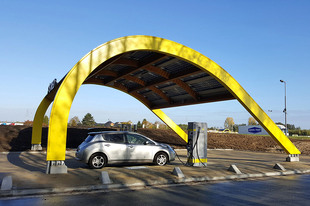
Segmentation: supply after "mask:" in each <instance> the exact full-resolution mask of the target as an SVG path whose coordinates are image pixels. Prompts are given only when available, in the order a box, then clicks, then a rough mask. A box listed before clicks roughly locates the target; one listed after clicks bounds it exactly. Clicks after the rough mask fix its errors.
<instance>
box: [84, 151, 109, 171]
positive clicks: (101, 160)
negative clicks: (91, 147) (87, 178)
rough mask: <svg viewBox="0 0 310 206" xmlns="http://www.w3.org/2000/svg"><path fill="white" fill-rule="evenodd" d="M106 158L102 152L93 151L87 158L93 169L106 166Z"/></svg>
mask: <svg viewBox="0 0 310 206" xmlns="http://www.w3.org/2000/svg"><path fill="white" fill-rule="evenodd" d="M107 163H108V159H107V157H106V156H105V155H104V154H101V153H95V154H93V155H92V156H91V157H90V158H89V162H88V164H89V166H90V167H91V168H93V169H101V168H103V167H104V166H106V165H107Z"/></svg>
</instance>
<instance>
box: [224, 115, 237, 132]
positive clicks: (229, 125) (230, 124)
mask: <svg viewBox="0 0 310 206" xmlns="http://www.w3.org/2000/svg"><path fill="white" fill-rule="evenodd" d="M234 124H235V122H234V119H233V118H232V117H227V118H226V120H225V122H224V128H225V129H229V130H230V131H233V126H234Z"/></svg>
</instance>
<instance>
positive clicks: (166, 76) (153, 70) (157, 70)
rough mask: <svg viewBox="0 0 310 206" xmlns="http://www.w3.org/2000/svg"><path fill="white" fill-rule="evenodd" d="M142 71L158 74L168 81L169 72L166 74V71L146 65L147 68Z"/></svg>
mask: <svg viewBox="0 0 310 206" xmlns="http://www.w3.org/2000/svg"><path fill="white" fill-rule="evenodd" d="M143 69H144V70H147V71H150V72H153V73H155V74H158V75H159V76H162V77H164V78H165V79H169V77H170V73H169V72H166V71H164V70H162V69H161V68H159V67H155V66H152V65H148V66H145V67H143Z"/></svg>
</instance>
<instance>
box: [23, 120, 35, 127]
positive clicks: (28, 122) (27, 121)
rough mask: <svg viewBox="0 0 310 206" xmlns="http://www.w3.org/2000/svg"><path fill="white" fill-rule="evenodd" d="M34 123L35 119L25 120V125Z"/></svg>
mask: <svg viewBox="0 0 310 206" xmlns="http://www.w3.org/2000/svg"><path fill="white" fill-rule="evenodd" d="M32 124H33V121H30V120H26V121H25V122H24V125H26V126H32Z"/></svg>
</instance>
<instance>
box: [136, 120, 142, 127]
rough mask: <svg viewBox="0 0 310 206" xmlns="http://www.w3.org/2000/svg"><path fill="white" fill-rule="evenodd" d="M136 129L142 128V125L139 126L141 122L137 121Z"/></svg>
mask: <svg viewBox="0 0 310 206" xmlns="http://www.w3.org/2000/svg"><path fill="white" fill-rule="evenodd" d="M137 127H138V128H139V129H140V128H142V124H141V122H140V121H138V123H137Z"/></svg>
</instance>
